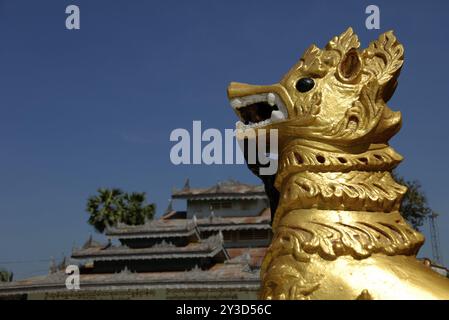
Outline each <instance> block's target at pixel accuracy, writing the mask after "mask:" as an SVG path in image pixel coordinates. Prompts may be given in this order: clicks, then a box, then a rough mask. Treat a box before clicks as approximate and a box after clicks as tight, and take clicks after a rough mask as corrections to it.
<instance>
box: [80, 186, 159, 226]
mask: <svg viewBox="0 0 449 320" xmlns="http://www.w3.org/2000/svg"><path fill="white" fill-rule="evenodd" d="M145 201H146V194H145V193H143V192H142V193H138V192H133V193H131V194H128V193H124V192H123V191H122V190H120V189H98V195H96V196H91V197H90V198H89V199H88V201H87V207H86V210H87V212H89V213H90V218H89V224H91V225H92V226H93V227H94V228H95V230H97V231H98V232H100V233H103V232H104V230H105V229H106V227H107V226H115V225H117V223H119V222H122V223H125V224H128V225H140V224H143V223H145V221H146V220H147V219H152V218H153V216H154V213H155V211H156V206H155V205H154V203H151V204H145Z"/></svg>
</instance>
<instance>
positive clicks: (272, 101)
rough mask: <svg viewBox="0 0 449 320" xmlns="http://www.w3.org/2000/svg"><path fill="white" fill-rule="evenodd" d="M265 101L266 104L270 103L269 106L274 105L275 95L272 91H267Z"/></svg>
mask: <svg viewBox="0 0 449 320" xmlns="http://www.w3.org/2000/svg"><path fill="white" fill-rule="evenodd" d="M267 101H268V104H269V105H270V106H274V104H275V102H276V96H275V95H274V94H273V93H271V92H270V93H269V94H268V95H267Z"/></svg>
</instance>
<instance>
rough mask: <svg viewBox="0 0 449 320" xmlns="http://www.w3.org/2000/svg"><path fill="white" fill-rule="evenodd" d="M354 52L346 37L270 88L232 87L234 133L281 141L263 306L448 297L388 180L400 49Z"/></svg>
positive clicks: (399, 192) (399, 190)
mask: <svg viewBox="0 0 449 320" xmlns="http://www.w3.org/2000/svg"><path fill="white" fill-rule="evenodd" d="M359 46H360V43H359V40H358V37H357V35H355V34H354V32H353V30H352V29H351V28H349V29H348V30H347V31H346V32H344V33H343V34H341V35H340V36H338V37H334V38H333V39H332V40H331V41H330V42H329V43H328V44H327V45H326V47H325V48H324V49H319V48H318V47H316V46H315V45H312V46H311V47H310V48H309V49H307V50H306V52H305V53H304V55H303V57H302V58H301V59H300V60H299V62H298V63H297V64H296V65H295V66H294V67H293V68H292V69H291V70H290V71H289V72H288V73H287V74H286V75H285V76H284V77H283V78H282V80H281V81H280V82H279V83H277V84H274V85H268V86H255V85H249V84H242V83H231V84H230V86H229V88H228V96H229V99H230V102H231V105H232V107H233V108H234V110H235V112H236V113H237V115H238V116H239V118H240V121H239V122H238V123H237V125H236V126H237V131H238V132H237V133H239V132H244V131H245V130H247V129H255V130H256V131H257V130H259V129H267V130H271V129H277V130H278V136H279V139H278V144H279V163H278V165H279V167H278V171H277V174H276V175H275V178H274V180H273V183H274V187H275V188H276V192H278V197H279V203H278V204H277V199H276V201H275V202H276V204H275V207H276V213H275V216H274V219H273V232H274V236H273V241H272V243H271V245H270V247H269V249H268V252H267V254H266V256H265V259H264V262H263V265H262V270H261V279H262V289H261V293H260V297H261V298H262V299H449V280H448V279H446V278H444V277H443V276H441V275H439V274H438V273H436V272H434V271H433V270H431V269H430V268H429V267H428V266H426V265H424V264H423V263H422V262H420V261H418V260H417V259H416V254H417V252H418V250H419V248H420V247H421V246H422V244H423V243H424V237H423V236H422V235H421V234H420V233H419V232H417V231H415V230H414V229H413V228H412V227H411V226H410V225H409V224H407V222H405V220H404V219H403V218H402V216H401V214H400V213H399V208H400V204H401V200H402V197H403V196H404V194H405V192H406V187H404V186H402V185H400V184H398V183H397V182H396V181H395V180H394V179H393V178H392V176H391V174H390V172H391V170H392V169H393V168H395V167H396V166H397V165H398V164H399V163H400V162H401V160H402V157H401V156H400V155H399V154H398V153H397V152H396V151H395V150H393V148H391V147H390V146H389V145H388V141H389V139H390V138H391V137H392V136H393V135H394V134H396V133H397V132H398V130H399V129H400V127H401V113H400V112H394V111H392V110H391V109H390V108H389V107H388V106H387V105H386V103H387V102H388V100H389V99H390V98H391V96H392V95H393V93H394V91H395V89H396V85H397V78H398V76H399V72H400V70H401V67H402V64H403V55H404V49H403V46H402V45H401V44H400V43H399V42H398V41H397V39H396V37H395V36H394V34H393V32H392V31H389V32H386V33H384V34H382V35H381V36H380V37H379V39H378V40H376V41H374V42H372V43H371V44H370V45H369V46H368V48H366V49H365V50H363V51H362V50H359Z"/></svg>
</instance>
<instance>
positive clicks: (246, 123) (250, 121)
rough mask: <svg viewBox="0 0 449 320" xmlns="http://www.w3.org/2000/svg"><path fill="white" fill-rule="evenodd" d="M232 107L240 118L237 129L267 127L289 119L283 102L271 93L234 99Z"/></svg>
mask: <svg viewBox="0 0 449 320" xmlns="http://www.w3.org/2000/svg"><path fill="white" fill-rule="evenodd" d="M231 106H232V108H234V110H235V112H236V113H237V115H238V116H239V118H240V121H238V122H237V123H236V127H237V129H247V128H260V127H265V126H267V125H269V124H273V123H276V122H281V121H285V120H286V119H287V117H288V113H287V109H286V108H285V105H284V104H283V103H282V100H281V99H280V98H279V96H278V95H277V94H275V93H271V92H270V93H263V94H255V95H250V96H245V97H239V98H234V99H232V100H231Z"/></svg>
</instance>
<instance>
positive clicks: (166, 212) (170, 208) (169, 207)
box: [165, 199, 173, 214]
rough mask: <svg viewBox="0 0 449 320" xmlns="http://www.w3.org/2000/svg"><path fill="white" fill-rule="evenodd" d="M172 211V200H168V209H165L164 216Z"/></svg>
mask: <svg viewBox="0 0 449 320" xmlns="http://www.w3.org/2000/svg"><path fill="white" fill-rule="evenodd" d="M172 211H173V199H170V200H169V201H168V207H167V209H165V214H169V213H170V212H172Z"/></svg>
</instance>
